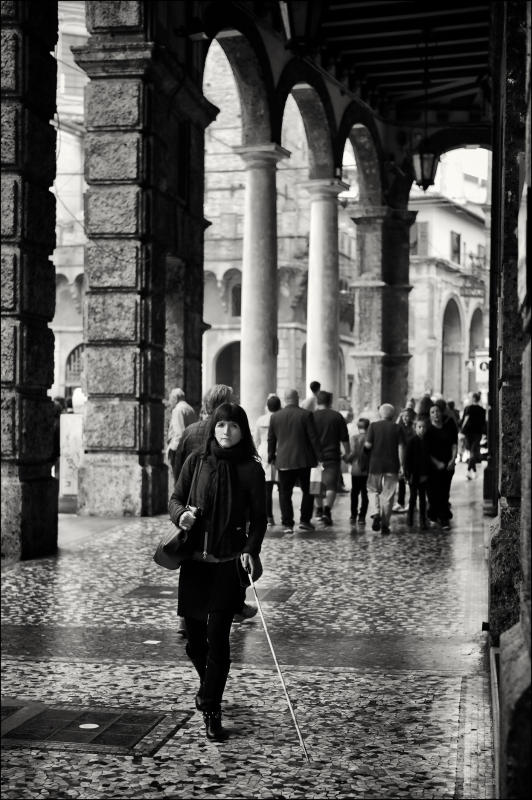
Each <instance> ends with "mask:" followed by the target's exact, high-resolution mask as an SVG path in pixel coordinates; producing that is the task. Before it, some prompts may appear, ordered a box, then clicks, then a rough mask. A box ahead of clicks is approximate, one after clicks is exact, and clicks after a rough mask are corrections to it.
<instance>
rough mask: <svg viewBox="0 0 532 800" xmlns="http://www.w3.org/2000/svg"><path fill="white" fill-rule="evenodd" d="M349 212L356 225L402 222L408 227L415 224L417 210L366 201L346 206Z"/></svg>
mask: <svg viewBox="0 0 532 800" xmlns="http://www.w3.org/2000/svg"><path fill="white" fill-rule="evenodd" d="M345 208H346V210H347V213H348V214H349V216H350V217H351V219H352V220H353V222H354V223H355V224H356V225H359V224H361V223H371V222H385V221H386V222H402V223H404V224H406V225H408V227H410V226H411V225H413V224H414V222H415V221H416V217H417V211H410V210H409V209H407V208H390V206H371V205H366V204H365V203H358V202H355V203H352V202H351V203H350V202H348V203H347V204H346V206H345Z"/></svg>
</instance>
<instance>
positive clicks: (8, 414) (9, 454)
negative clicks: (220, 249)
mask: <svg viewBox="0 0 532 800" xmlns="http://www.w3.org/2000/svg"><path fill="white" fill-rule="evenodd" d="M1 14H2V273H1V274H2V372H1V379H2V400H1V405H2V408H1V412H2V417H1V418H2V558H8V559H11V558H19V557H22V558H34V557H36V556H42V555H49V554H50V553H54V552H55V551H56V549H57V497H58V485H57V483H58V482H57V481H56V480H55V479H54V478H52V477H51V467H52V456H53V406H52V403H51V400H50V398H49V397H47V390H48V389H49V387H50V386H51V385H52V383H53V367H54V336H53V333H52V331H51V330H50V328H49V327H48V323H49V322H50V321H51V320H52V318H53V316H54V306H55V274H54V267H53V265H52V263H51V261H50V260H49V259H50V255H51V253H52V251H53V248H54V244H55V199H54V197H53V195H52V194H51V192H50V191H49V188H50V186H51V185H52V183H53V180H54V176H55V131H54V129H53V128H52V126H51V124H50V121H51V120H52V118H53V116H54V113H55V91H56V64H55V60H54V59H53V57H52V56H51V54H50V51H53V49H54V46H55V43H56V41H57V9H56V7H55V5H54V4H53V3H42V2H37V1H36V0H35V2H33V1H32V0H23V1H22V2H2V4H1Z"/></svg>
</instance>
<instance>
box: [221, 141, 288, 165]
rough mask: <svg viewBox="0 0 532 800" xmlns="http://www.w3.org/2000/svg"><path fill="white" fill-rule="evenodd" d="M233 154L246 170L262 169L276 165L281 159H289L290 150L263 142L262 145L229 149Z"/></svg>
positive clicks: (238, 146)
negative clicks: (268, 165) (239, 159)
mask: <svg viewBox="0 0 532 800" xmlns="http://www.w3.org/2000/svg"><path fill="white" fill-rule="evenodd" d="M231 149H232V151H233V153H236V154H237V155H239V156H240V157H241V158H242V160H243V161H244V163H245V165H246V169H251V168H252V167H263V166H265V165H266V164H277V162H278V161H281V159H283V158H290V155H291V153H290V150H285V148H284V147H281V146H280V145H278V144H276V143H275V142H264V143H263V144H245V145H237V146H236V147H232V148H231Z"/></svg>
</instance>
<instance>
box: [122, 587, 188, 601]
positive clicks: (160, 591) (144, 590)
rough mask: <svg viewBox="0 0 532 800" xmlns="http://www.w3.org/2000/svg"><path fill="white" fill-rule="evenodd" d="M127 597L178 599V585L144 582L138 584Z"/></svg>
mask: <svg viewBox="0 0 532 800" xmlns="http://www.w3.org/2000/svg"><path fill="white" fill-rule="evenodd" d="M125 597H151V598H157V599H158V600H165V599H166V600H176V599H177V586H165V585H163V584H143V585H142V586H136V587H135V589H132V590H131V591H130V592H127V594H126V595H125Z"/></svg>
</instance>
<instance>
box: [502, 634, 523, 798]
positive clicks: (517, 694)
mask: <svg viewBox="0 0 532 800" xmlns="http://www.w3.org/2000/svg"><path fill="white" fill-rule="evenodd" d="M499 696H500V717H501V724H500V736H501V742H500V748H499V753H500V756H499V757H500V762H499V782H500V786H499V787H497V788H498V790H499V792H500V794H498V795H497V796H498V797H516V798H517V797H528V794H529V792H530V780H531V770H530V651H529V642H528V641H527V637H526V636H525V634H524V631H523V628H522V625H521V623H518V624H517V625H514V626H513V627H512V628H510V629H509V630H507V631H505V632H504V633H503V634H501V644H500V676H499Z"/></svg>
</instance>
